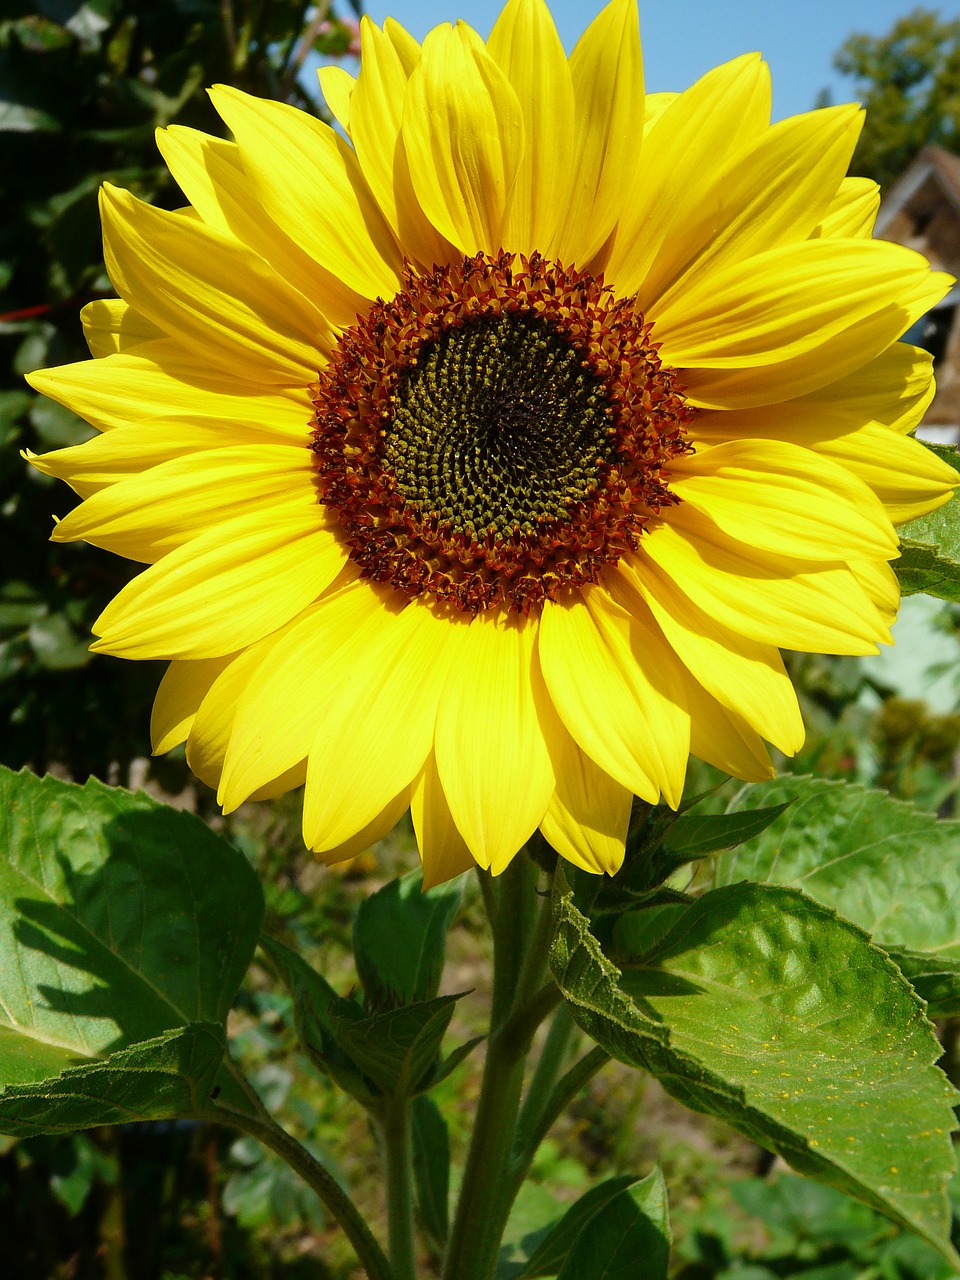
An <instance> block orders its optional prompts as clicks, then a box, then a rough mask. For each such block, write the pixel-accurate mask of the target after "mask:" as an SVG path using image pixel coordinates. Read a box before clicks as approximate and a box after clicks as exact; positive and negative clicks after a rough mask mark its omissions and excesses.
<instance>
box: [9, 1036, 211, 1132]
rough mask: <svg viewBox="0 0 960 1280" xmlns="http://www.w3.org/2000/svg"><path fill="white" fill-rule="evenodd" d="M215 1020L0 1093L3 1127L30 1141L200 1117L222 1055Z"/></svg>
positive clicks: (147, 1041) (120, 1050) (10, 1087)
mask: <svg viewBox="0 0 960 1280" xmlns="http://www.w3.org/2000/svg"><path fill="white" fill-rule="evenodd" d="M225 1043H226V1038H225V1032H224V1029H223V1027H222V1026H221V1025H220V1024H219V1023H215V1022H193V1023H191V1024H190V1025H189V1026H186V1027H182V1028H180V1029H178V1030H176V1031H168V1032H166V1033H165V1034H164V1035H162V1036H157V1037H156V1038H154V1039H152V1040H145V1041H142V1042H141V1043H139V1044H134V1045H130V1046H129V1047H128V1048H126V1049H118V1050H117V1052H116V1053H112V1054H110V1055H109V1057H107V1058H105V1059H103V1060H102V1061H97V1062H93V1063H87V1064H85V1065H83V1066H76V1067H68V1068H67V1069H66V1070H65V1071H63V1072H61V1073H60V1074H59V1075H58V1076H56V1077H54V1078H52V1079H48V1080H43V1081H40V1082H38V1083H36V1084H19V1085H17V1084H12V1085H8V1086H7V1087H6V1088H5V1089H2V1090H0V1132H3V1133H8V1134H13V1135H14V1136H16V1137H20V1138H27V1137H31V1136H33V1135H34V1134H38V1133H70V1132H72V1131H74V1130H76V1129H92V1128H95V1127H96V1126H98V1125H102V1124H127V1123H129V1122H130V1121H134V1120H167V1119H174V1118H177V1117H184V1116H196V1117H201V1116H202V1115H203V1114H204V1112H205V1110H206V1105H207V1100H208V1099H209V1097H210V1096H211V1093H212V1092H213V1083H214V1079H215V1077H216V1074H217V1071H218V1069H219V1067H220V1063H221V1061H222V1059H223V1053H224V1046H225Z"/></svg>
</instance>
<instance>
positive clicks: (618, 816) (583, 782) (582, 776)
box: [540, 734, 633, 876]
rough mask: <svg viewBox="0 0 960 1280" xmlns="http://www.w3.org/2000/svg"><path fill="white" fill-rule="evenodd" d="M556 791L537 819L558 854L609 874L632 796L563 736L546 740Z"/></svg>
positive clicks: (619, 855)
mask: <svg viewBox="0 0 960 1280" xmlns="http://www.w3.org/2000/svg"><path fill="white" fill-rule="evenodd" d="M551 746H552V748H553V753H554V755H553V761H554V767H555V769H556V773H557V789H556V791H555V792H554V793H553V796H552V798H551V800H550V803H549V805H548V806H547V812H546V813H545V814H544V816H543V821H542V822H541V823H540V830H541V832H542V833H543V836H544V839H545V840H546V841H547V843H548V844H550V845H551V846H552V847H553V848H554V849H556V851H557V853H559V854H560V856H561V858H566V860H567V861H568V862H572V863H573V864H574V866H577V867H582V868H583V870H584V871H594V872H597V873H605V874H606V875H610V876H612V875H615V874H616V872H617V871H619V869H620V865H621V863H622V862H623V851H624V843H625V841H626V838H627V830H628V828H629V826H630V808H631V805H632V803H633V796H632V795H631V794H630V792H629V791H628V790H627V789H626V788H625V787H622V786H621V785H620V783H619V782H615V781H614V780H613V778H611V777H610V776H609V774H606V773H604V772H603V770H602V769H600V768H598V766H597V765H596V764H594V762H593V760H591V759H590V757H589V756H588V755H585V754H584V753H583V752H582V751H581V750H580V748H579V747H578V746H577V744H576V743H575V742H574V740H573V739H572V738H571V737H570V736H569V734H557V735H556V737H555V738H554V739H553V740H552V742H551Z"/></svg>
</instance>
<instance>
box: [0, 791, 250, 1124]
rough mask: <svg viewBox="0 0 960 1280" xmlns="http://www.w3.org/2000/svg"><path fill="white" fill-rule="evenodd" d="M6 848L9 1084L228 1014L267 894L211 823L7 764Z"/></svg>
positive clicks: (2, 900) (5, 1055) (4, 1017)
mask: <svg viewBox="0 0 960 1280" xmlns="http://www.w3.org/2000/svg"><path fill="white" fill-rule="evenodd" d="M0 847H2V848H4V849H5V851H6V856H5V858H4V860H3V861H2V862H0V955H2V956H3V957H4V960H5V963H4V964H3V965H2V966H0V1083H3V1084H8V1085H29V1084H40V1083H41V1082H48V1081H49V1080H50V1079H51V1078H53V1077H56V1076H59V1074H60V1073H61V1072H62V1071H64V1070H65V1069H66V1068H71V1067H74V1066H76V1065H77V1064H78V1063H83V1062H85V1061H89V1060H90V1059H97V1058H102V1057H104V1056H105V1055H107V1054H110V1053H114V1054H115V1053H116V1051H118V1050H120V1049H123V1048H126V1047H128V1046H132V1045H136V1044H137V1043H138V1042H141V1041H147V1040H154V1039H156V1038H157V1037H162V1036H163V1033H164V1032H168V1031H171V1030H174V1029H176V1028H180V1027H183V1026H184V1025H186V1024H188V1023H206V1022H213V1023H222V1022H224V1020H225V1019H226V1016H227V1012H228V1010H229V1008H230V1005H231V1003H232V1001H233V998H234V995H235V994H236V991H237V988H238V987H239V985H240V980H241V978H242V977H243V974H244V973H245V972H246V969H247V966H248V964H249V962H250V959H251V956H252V953H253V948H254V945H255V942H256V937H257V931H258V929H259V925H260V920H261V917H262V914H263V900H262V895H261V891H260V885H259V882H258V880H257V877H256V875H255V873H254V871H253V869H252V868H251V866H250V865H249V863H248V862H247V860H246V859H245V858H244V857H243V855H242V854H240V853H238V852H237V850H235V849H234V848H232V846H231V845H229V844H228V843H227V842H226V841H225V840H222V839H221V838H220V837H219V836H217V835H215V834H214V833H213V832H212V831H210V829H209V828H208V827H207V826H205V824H204V823H202V822H200V821H199V819H197V818H194V817H193V816H191V815H190V814H186V813H178V812H175V811H174V810H173V809H170V808H168V807H167V806H165V805H161V804H158V803H157V802H156V801H154V800H151V799H149V798H148V797H147V796H144V795H131V794H130V793H129V792H126V791H122V790H119V789H115V788H113V787H107V786H104V785H103V783H100V782H97V781H95V780H93V779H91V780H90V781H89V782H88V783H87V784H86V785H85V786H83V787H78V786H75V785H74V784H72V783H66V782H60V781H58V780H56V779H54V778H43V779H41V778H37V777H35V776H34V775H33V774H31V773H29V772H27V771H24V772H22V773H20V774H14V773H11V772H10V771H9V770H7V769H0ZM184 1043H186V1041H185V1042H184ZM91 1070H93V1068H92V1067H91ZM97 1078H98V1079H99V1077H97ZM44 1087H46V1084H44ZM96 1123H102V1122H101V1121H97V1122H96ZM0 1127H2V1126H0Z"/></svg>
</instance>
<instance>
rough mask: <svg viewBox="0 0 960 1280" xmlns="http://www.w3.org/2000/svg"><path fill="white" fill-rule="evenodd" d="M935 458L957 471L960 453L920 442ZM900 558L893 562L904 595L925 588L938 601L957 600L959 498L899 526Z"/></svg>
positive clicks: (959, 578)
mask: <svg viewBox="0 0 960 1280" xmlns="http://www.w3.org/2000/svg"><path fill="white" fill-rule="evenodd" d="M923 443H924V444H925V445H926V447H927V448H928V449H930V450H932V451H933V452H934V453H935V454H936V455H937V457H938V458H941V459H942V460H943V461H944V462H946V463H948V464H949V465H950V466H951V467H954V468H955V469H956V470H957V471H960V454H958V453H957V450H956V449H954V448H953V447H951V446H947V445H934V444H930V443H929V442H928V441H924V442H923ZM899 533H900V559H899V560H895V561H894V562H893V567H894V569H895V570H896V574H897V577H898V579H899V580H900V590H901V591H902V592H903V594H904V595H905V596H909V595H914V594H915V593H916V592H918V591H925V592H926V593H927V594H928V595H931V596H939V598H940V599H941V600H954V601H960V497H958V496H957V494H954V495H953V497H952V498H951V499H950V500H949V502H946V503H944V505H943V506H942V507H938V508H937V510H936V511H931V512H929V514H927V515H925V516H918V518H917V519H916V520H910V521H909V522H908V523H907V524H905V525H902V526H901V528H900V530H899Z"/></svg>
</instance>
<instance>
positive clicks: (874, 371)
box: [690, 342, 936, 444]
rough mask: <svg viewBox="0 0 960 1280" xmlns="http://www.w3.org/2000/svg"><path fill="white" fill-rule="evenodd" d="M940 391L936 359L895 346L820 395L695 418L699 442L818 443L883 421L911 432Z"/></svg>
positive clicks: (902, 344) (693, 429)
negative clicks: (935, 375)
mask: <svg viewBox="0 0 960 1280" xmlns="http://www.w3.org/2000/svg"><path fill="white" fill-rule="evenodd" d="M935 390H936V387H935V384H934V380H933V360H932V357H931V356H930V354H929V353H928V352H926V351H921V350H920V348H919V347H911V346H908V345H907V344H906V343H905V342H895V343H894V344H893V345H892V346H891V347H888V348H887V350H886V351H884V352H882V353H881V354H880V355H878V356H877V357H876V359H874V360H871V361H870V363H869V364H866V365H864V366H863V368H862V369H857V370H856V372H854V373H851V374H848V375H847V377H845V378H840V379H839V380H838V381H837V382H831V383H828V384H827V386H825V387H821V388H820V390H818V391H813V392H811V393H810V394H809V395H806V396H798V397H797V398H796V399H795V400H785V401H783V402H782V403H780V404H771V405H761V406H759V407H757V408H754V409H738V410H737V409H735V410H727V411H724V412H718V413H712V412H710V411H709V410H704V411H703V412H701V413H699V414H698V415H697V417H696V418H695V419H694V422H693V426H692V427H691V431H690V435H691V438H692V439H694V440H695V441H701V440H702V441H704V442H705V443H707V444H721V443H722V442H724V441H726V440H735V439H752V440H760V439H763V438H764V437H765V436H771V437H773V438H774V439H777V440H794V439H797V440H803V439H809V438H811V437H810V432H811V431H814V432H816V433H817V438H818V439H823V440H825V439H827V438H829V437H830V436H842V435H846V434H847V433H848V432H851V431H857V430H858V429H859V428H860V427H862V426H863V425H864V423H867V422H881V423H883V424H884V426H887V427H889V428H890V430H892V431H896V432H898V433H901V434H903V433H906V432H907V431H911V430H912V429H913V428H914V427H915V426H916V425H917V423H918V422H919V421H920V419H921V418H922V417H923V415H924V413H925V412H926V409H927V406H928V405H929V403H930V401H931V400H932V399H933V396H934V392H935Z"/></svg>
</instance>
